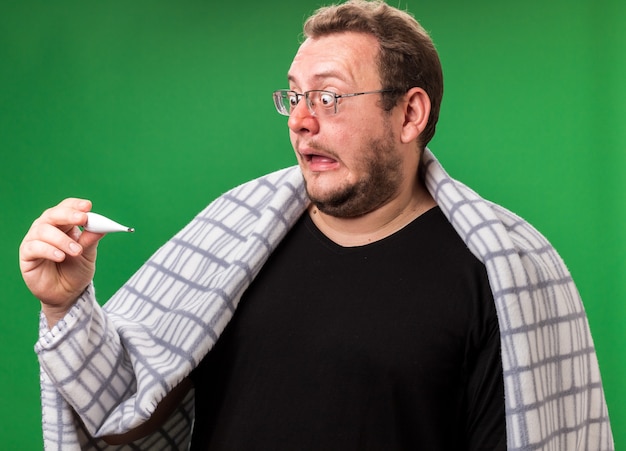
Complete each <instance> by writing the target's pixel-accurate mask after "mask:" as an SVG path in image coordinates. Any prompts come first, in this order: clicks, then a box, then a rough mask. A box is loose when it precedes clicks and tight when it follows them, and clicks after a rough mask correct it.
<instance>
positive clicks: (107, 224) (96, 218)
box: [83, 211, 135, 233]
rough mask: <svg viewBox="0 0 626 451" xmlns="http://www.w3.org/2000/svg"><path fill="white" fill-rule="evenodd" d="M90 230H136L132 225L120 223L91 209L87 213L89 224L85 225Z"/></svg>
mask: <svg viewBox="0 0 626 451" xmlns="http://www.w3.org/2000/svg"><path fill="white" fill-rule="evenodd" d="M83 229H85V230H86V231H88V232H94V233H111V232H134V231H135V229H133V228H132V227H126V226H124V225H122V224H118V223H117V222H115V221H113V220H112V219H109V218H107V217H106V216H102V215H99V214H98V213H94V212H93V211H90V212H88V213H87V224H85V226H84V227H83Z"/></svg>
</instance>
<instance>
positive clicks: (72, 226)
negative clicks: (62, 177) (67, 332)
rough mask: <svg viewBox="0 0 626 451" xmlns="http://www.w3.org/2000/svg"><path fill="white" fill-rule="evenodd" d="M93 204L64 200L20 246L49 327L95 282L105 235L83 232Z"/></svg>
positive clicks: (24, 270) (26, 274)
mask: <svg viewBox="0 0 626 451" xmlns="http://www.w3.org/2000/svg"><path fill="white" fill-rule="evenodd" d="M90 210H91V202H90V201H88V200H83V199H65V200H64V201H62V202H61V203H60V204H59V205H57V206H55V207H52V208H50V209H48V210H46V211H44V212H43V214H42V215H41V216H40V217H39V218H37V219H36V220H35V222H33V224H32V226H31V227H30V229H29V231H28V233H27V234H26V236H25V237H24V240H23V241H22V244H21V245H20V270H21V272H22V277H23V278H24V281H25V282H26V285H27V286H28V288H29V289H30V291H31V292H32V293H33V294H34V295H35V297H36V298H38V299H39V300H40V301H41V306H42V310H43V312H44V314H45V315H46V318H47V319H48V324H49V325H50V326H53V325H54V324H56V323H57V321H58V320H60V319H61V318H63V316H64V315H65V314H66V313H67V311H68V310H69V309H70V308H71V307H72V305H73V304H74V302H75V301H76V299H78V297H79V296H80V295H81V293H82V292H83V291H84V290H85V288H86V287H87V286H88V285H89V283H90V282H91V280H92V279H93V275H94V273H95V269H96V265H95V263H96V250H97V246H98V241H99V240H100V238H102V237H103V236H104V235H103V234H99V233H91V232H86V231H81V230H80V229H79V227H78V226H82V225H84V224H85V223H86V222H87V214H86V212H88V211H90Z"/></svg>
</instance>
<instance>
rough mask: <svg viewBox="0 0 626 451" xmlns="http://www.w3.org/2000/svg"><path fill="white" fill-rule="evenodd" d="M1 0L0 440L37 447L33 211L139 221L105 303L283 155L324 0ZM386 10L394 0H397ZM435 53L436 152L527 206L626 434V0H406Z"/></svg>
mask: <svg viewBox="0 0 626 451" xmlns="http://www.w3.org/2000/svg"><path fill="white" fill-rule="evenodd" d="M226 3H228V4H222V3H219V4H213V3H210V2H209V1H208V0H207V1H199V0H194V1H180V2H174V1H164V0H151V1H147V0H133V1H132V2H129V1H127V0H123V1H122V0H112V1H91V0H82V1H67V0H60V1H56V2H47V1H45V2H44V1H40V2H38V1H32V0H24V1H17V0H15V1H10V0H3V1H2V3H0V218H1V219H0V221H1V226H2V229H1V230H2V233H1V234H0V269H1V271H2V274H3V275H2V292H3V293H2V300H1V301H0V302H1V305H2V315H0V346H2V355H3V359H2V363H1V367H0V390H1V396H0V406H1V409H0V448H2V449H7V450H9V449H10V450H13V449H16V450H17V449H19V450H31V449H32V450H36V449H40V448H41V444H42V442H41V430H40V422H39V421H40V411H39V388H38V381H39V377H38V366H37V361H36V357H35V354H34V352H33V344H34V342H35V340H36V337H37V323H38V310H39V308H38V302H37V301H36V300H35V299H33V298H32V296H31V295H30V293H29V292H28V291H27V290H26V288H25V286H24V284H23V282H22V280H21V277H20V274H19V270H18V264H17V249H18V245H19V242H20V241H21V238H22V236H23V235H24V233H25V232H26V231H27V229H28V227H29V225H30V223H31V222H32V220H33V219H34V218H35V217H37V216H38V215H39V214H40V212H41V211H42V210H43V209H45V208H47V207H48V206H51V205H54V204H56V203H57V202H59V201H60V200H61V199H63V198H65V197H68V196H76V197H86V198H89V199H91V200H93V202H94V209H95V210H96V211H98V212H100V213H103V214H106V215H108V216H111V217H112V218H114V219H117V220H119V221H120V222H123V223H125V224H127V225H131V226H133V227H135V228H136V229H137V232H136V233H135V234H134V235H133V236H129V235H112V236H109V237H107V238H105V239H104V240H103V242H102V243H101V245H100V248H99V251H100V254H99V260H98V262H99V263H98V272H97V275H96V285H97V287H98V290H99V295H100V299H101V300H106V299H107V298H108V297H109V296H110V295H111V294H112V293H113V292H114V291H115V289H116V288H117V287H119V286H120V285H121V284H122V283H123V282H124V281H125V280H126V279H127V278H128V277H129V276H130V275H131V274H132V273H133V272H134V271H135V269H136V268H137V267H139V266H140V265H141V263H142V262H143V261H144V260H145V259H147V258H148V257H149V255H150V254H151V253H152V252H153V251H154V250H155V249H156V248H157V247H158V246H159V245H160V244H161V243H163V242H164V241H165V240H167V239H168V238H169V237H170V236H171V235H172V234H173V233H175V232H176V231H177V230H178V229H179V228H181V227H182V226H183V225H185V223H186V222H187V221H188V220H189V219H190V218H191V217H192V216H193V215H194V214H195V213H196V212H197V211H199V210H200V209H201V208H202V207H204V206H205V205H206V204H207V203H208V202H209V201H210V200H211V199H213V198H214V197H215V196H217V195H218V194H219V193H221V192H223V191H225V190H226V189H228V188H230V187H232V186H234V185H236V184H238V183H241V182H243V181H246V180H248V179H250V178H252V177H255V176H257V175H261V174H263V173H266V172H268V171H271V170H274V169H277V168H280V167H284V166H288V165H291V164H294V163H295V159H294V157H293V155H292V150H291V147H290V144H289V141H288V137H287V127H286V120H285V118H283V117H280V116H278V115H277V114H276V113H275V111H274V107H273V106H272V102H271V95H270V94H271V92H272V91H273V90H274V89H277V88H283V87H285V86H286V77H285V74H286V71H287V69H288V66H289V63H290V62H291V58H292V57H293V54H294V53H295V51H296V49H297V46H298V39H299V34H300V31H301V24H302V21H303V19H304V18H305V17H306V16H307V15H308V14H309V13H311V12H312V11H313V10H314V9H315V8H316V7H317V6H319V5H320V2H319V1H318V0H316V1H313V0H308V1H299V2H283V3H281V2H279V1H277V0H266V1H264V2H259V1H251V0H240V1H238V2H226ZM392 3H394V4H397V3H398V2H392ZM400 7H402V8H408V9H409V11H411V12H412V13H413V14H414V15H415V16H416V17H417V18H418V19H419V20H420V21H421V22H422V24H423V25H424V26H425V28H427V29H428V30H429V31H431V33H432V36H433V38H434V40H435V42H436V44H437V46H438V49H439V51H440V54H441V59H442V62H443V65H444V73H445V77H446V94H445V96H444V103H443V108H442V114H441V120H440V125H439V127H438V134H437V136H436V138H435V139H434V140H433V142H432V143H431V146H430V147H431V148H432V150H433V151H434V152H435V154H436V155H437V156H438V157H439V159H440V160H441V161H442V162H443V164H444V166H445V167H446V168H447V169H448V171H449V172H450V173H451V174H452V175H453V176H454V177H456V178H458V179H460V180H462V181H464V182H465V183H467V184H469V185H470V186H472V187H473V188H474V189H475V190H477V191H478V192H479V193H480V194H482V195H483V196H484V197H486V198H489V199H491V200H493V201H496V202H498V203H501V204H503V205H505V206H506V207H508V208H510V209H511V210H513V211H515V212H517V213H518V214H520V215H521V216H523V217H525V218H526V219H528V220H529V221H530V222H531V223H533V224H534V225H535V226H536V227H537V228H538V229H539V230H540V231H542V232H543V233H544V234H545V235H546V236H547V237H548V239H550V240H551V241H552V243H553V244H554V245H555V246H556V247H557V249H558V250H559V251H560V253H561V255H562V256H563V258H564V260H565V261H566V262H567V264H568V266H569V268H570V270H571V272H572V274H573V276H574V279H575V280H576V282H577V284H578V287H579V290H580V291H581V294H582V297H583V300H584V301H585V305H586V308H587V312H588V315H589V321H590V324H591V328H592V333H593V335H594V338H595V342H596V346H597V351H598V356H599V360H600V364H601V370H602V373H603V379H604V384H605V392H606V396H607V400H608V404H609V411H610V415H611V418H612V424H613V430H614V435H615V440H616V445H617V448H618V449H619V448H621V447H626V428H625V427H624V425H626V388H625V384H623V380H624V373H625V370H626V359H624V348H625V347H626V328H625V327H623V325H622V322H623V320H624V318H625V317H626V306H625V304H626V303H625V302H624V301H625V300H626V282H625V280H626V277H625V275H626V238H625V237H624V233H623V232H624V223H625V222H626V215H625V210H624V206H625V202H624V201H625V199H624V198H625V193H626V178H624V177H623V172H624V169H625V168H626V161H625V159H626V156H625V155H626V152H625V150H626V127H625V125H624V122H625V119H626V87H625V86H626V83H624V80H626V36H625V32H624V26H623V24H624V23H625V21H626V2H624V1H622V0H604V1H603V0H600V1H597V0H578V1H564V0H557V1H545V0H541V1H539V0H528V1H524V2H514V3H513V2H511V3H508V2H502V1H487V0H477V1H475V2H466V1H461V0H454V1H446V2H430V1H429V2H427V1H422V0H410V1H409V2H408V4H407V2H406V0H401V2H400Z"/></svg>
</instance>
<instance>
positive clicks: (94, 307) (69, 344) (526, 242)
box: [35, 150, 614, 451]
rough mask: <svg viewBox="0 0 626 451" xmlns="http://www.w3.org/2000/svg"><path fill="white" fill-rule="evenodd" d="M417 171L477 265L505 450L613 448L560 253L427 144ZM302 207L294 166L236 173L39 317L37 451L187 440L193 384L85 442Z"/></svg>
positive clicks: (225, 313)
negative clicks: (163, 417)
mask: <svg viewBox="0 0 626 451" xmlns="http://www.w3.org/2000/svg"><path fill="white" fill-rule="evenodd" d="M425 166H426V183H427V187H428V190H429V191H430V192H431V194H432V195H433V196H434V198H435V200H436V201H437V203H438V205H439V206H440V208H441V209H442V210H443V212H444V214H445V215H446V217H447V218H448V220H449V221H450V222H451V223H452V225H453V226H454V228H455V230H456V231H457V232H458V234H459V235H460V236H461V237H462V238H463V240H464V241H465V243H466V244H467V246H468V248H469V249H470V250H471V251H472V252H473V253H474V254H475V255H476V256H477V257H478V258H479V259H480V260H481V261H482V262H483V263H484V264H485V266H486V268H487V273H488V276H489V280H490V284H491V289H492V292H493V296H494V300H495V304H496V308H497V313H498V318H499V323H500V333H501V341H502V364H503V371H504V385H505V398H506V421H507V443H508V449H510V450H531V449H533V450H534V449H545V450H563V451H572V450H585V451H590V450H612V449H613V446H614V445H613V439H612V434H611V428H610V423H609V418H608V412H607V407H606V402H605V399H604V393H603V389H602V383H601V378H600V372H599V368H598V362H597V359H596V354H595V350H594V345H593V341H592V338H591V334H590V332H589V326H588V322H587V318H586V314H585V311H584V308H583V304H582V301H581V299H580V296H579V294H578V291H577V290H576V287H575V285H574V283H573V281H572V278H571V276H570V274H569V272H568V270H567V268H566V267H565V265H564V263H563V261H562V260H561V258H560V257H559V255H558V254H557V253H556V251H555V250H554V248H552V246H551V245H550V244H549V243H548V242H547V240H546V239H545V238H544V237H543V236H542V235H541V234H539V233H538V232H537V231H536V230H535V229H534V228H533V227H532V226H530V225H529V224H528V223H526V222H525V221H524V220H522V219H521V218H519V217H518V216H516V215H514V214H512V213H511V212H509V211H507V210H505V209H504V208H502V207H500V206H498V205H495V204H493V203H491V202H488V201H486V200H484V199H482V198H481V197H480V196H478V195H477V194H476V193H475V192H473V191H472V190H470V189H469V188H467V187H466V186H465V185H463V184H461V183H460V182H458V181H456V180H454V179H452V178H450V177H449V176H448V175H447V174H446V172H445V171H444V169H443V168H442V167H441V165H440V164H439V162H438V161H437V160H436V159H435V157H434V156H433V155H432V153H431V152H430V151H428V150H427V151H426V153H425ZM307 205H308V199H307V196H306V193H305V190H304V186H303V180H302V176H301V173H300V171H299V169H298V168H297V167H292V168H288V169H283V170H280V171H277V172H275V173H272V174H269V175H267V176H264V177H261V178H259V179H256V180H253V181H251V182H248V183H246V184H244V185H241V186H239V187H237V188H235V189H233V190H231V191H229V192H227V193H226V194H224V195H222V196H220V197H219V198H218V199H216V200H215V201H214V202H212V203H211V204H210V205H209V206H208V207H207V208H206V209H204V210H203V211H202V212H201V213H200V214H198V215H197V216H196V217H195V218H194V219H193V220H192V221H191V223H190V224H189V225H187V226H186V227H185V228H183V229H182V230H181V231H180V232H179V233H178V234H176V235H175V236H174V237H173V238H172V239H171V240H169V241H168V242H167V243H165V245H163V246H162V247H161V248H160V249H159V250H158V251H157V252H156V253H155V254H154V255H153V256H152V257H151V258H150V259H149V260H148V261H147V262H146V263H145V264H144V265H143V266H142V267H141V268H140V269H139V271H138V272H137V273H136V274H135V275H134V276H133V277H132V278H131V279H130V280H129V281H128V282H127V283H126V284H125V285H124V286H123V287H122V288H121V289H120V290H119V291H118V292H117V293H116V294H115V295H114V296H113V297H112V299H111V300H110V301H108V302H107V303H106V304H105V305H104V307H102V308H101V307H100V306H99V304H98V303H97V302H96V298H95V294H94V289H93V286H90V287H89V288H88V289H87V290H86V291H85V293H84V294H83V296H82V297H81V298H80V299H79V300H78V302H77V303H76V304H75V306H74V307H73V308H72V310H71V311H70V312H69V313H68V314H67V315H66V317H65V318H64V319H63V320H62V321H60V322H59V323H58V324H57V325H56V326H54V327H53V328H52V329H48V327H47V325H46V321H45V320H44V319H43V318H42V320H41V322H40V335H39V340H38V342H37V343H36V345H35V351H36V353H37V355H38V357H39V362H40V366H41V401H42V423H43V434H44V445H45V449H47V450H56V449H58V450H64V451H66V450H73V449H76V450H79V449H102V450H109V449H116V450H123V449H129V450H130V449H142V450H158V449H168V450H169V449H187V446H188V442H189V437H190V430H191V427H192V425H193V393H190V394H189V395H188V397H187V398H186V399H185V401H184V402H183V403H182V405H181V406H180V407H179V408H178V409H177V410H176V412H175V413H174V414H173V415H172V417H171V418H170V419H169V420H168V422H167V423H166V424H165V425H164V426H163V427H162V428H161V429H160V430H159V431H157V432H156V433H154V434H153V435H151V436H149V437H146V438H144V439H142V440H140V441H137V442H135V443H133V444H132V445H126V446H107V445H106V444H105V443H104V442H103V441H102V440H101V439H99V438H97V437H100V436H103V435H109V434H119V433H122V432H124V431H127V430H129V429H131V428H133V427H136V426H137V425H139V424H141V423H142V422H144V421H145V420H146V419H147V418H149V417H150V415H151V413H152V412H153V411H154V409H155V407H156V405H157V404H158V402H159V401H160V400H161V399H163V397H164V396H165V395H166V394H167V393H168V392H169V390H171V389H172V387H174V386H176V385H177V384H178V383H179V382H180V381H181V380H182V379H183V378H185V377H186V376H187V375H188V374H189V372H190V371H191V370H192V369H193V368H194V367H195V366H196V365H197V364H198V363H199V362H200V361H201V360H202V358H203V357H204V355H205V354H206V353H207V352H209V350H210V349H211V347H212V346H213V344H214V343H215V341H216V340H217V338H218V337H219V335H220V333H221V332H222V330H223V329H224V327H225V325H226V324H227V322H228V321H229V319H230V318H231V317H232V315H233V312H234V311H235V309H236V307H237V303H238V301H239V299H240V298H241V295H242V294H243V292H244V291H245V290H246V287H247V286H248V285H249V284H250V282H251V281H252V279H253V278H254V277H255V276H256V274H257V273H258V272H259V270H260V268H261V267H262V266H263V264H264V262H265V261H266V259H267V257H268V256H269V254H270V253H271V252H272V251H273V250H274V249H275V248H276V246H277V244H278V243H279V242H280V240H281V239H282V238H283V237H284V236H285V234H286V233H287V232H288V231H289V229H290V227H291V226H292V225H293V224H294V223H295V221H296V220H297V219H298V218H299V216H300V215H301V214H302V213H303V212H304V211H305V209H306V207H307Z"/></svg>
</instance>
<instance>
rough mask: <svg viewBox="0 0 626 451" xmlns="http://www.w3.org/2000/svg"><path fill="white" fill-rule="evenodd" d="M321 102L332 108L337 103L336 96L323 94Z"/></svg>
mask: <svg viewBox="0 0 626 451" xmlns="http://www.w3.org/2000/svg"><path fill="white" fill-rule="evenodd" d="M320 102H321V103H322V105H323V106H332V105H333V103H335V96H334V95H332V94H322V95H321V96H320Z"/></svg>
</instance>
